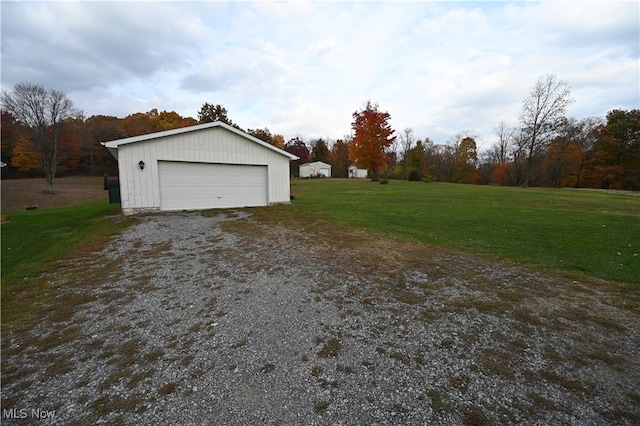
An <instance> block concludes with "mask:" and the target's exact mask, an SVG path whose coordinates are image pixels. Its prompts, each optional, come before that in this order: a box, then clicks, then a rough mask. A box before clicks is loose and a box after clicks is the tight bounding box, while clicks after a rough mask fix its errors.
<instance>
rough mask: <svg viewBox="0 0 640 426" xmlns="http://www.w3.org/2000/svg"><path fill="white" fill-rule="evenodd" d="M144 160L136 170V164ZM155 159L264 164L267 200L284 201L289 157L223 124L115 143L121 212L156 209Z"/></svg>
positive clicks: (158, 205) (287, 199) (286, 190)
mask: <svg viewBox="0 0 640 426" xmlns="http://www.w3.org/2000/svg"><path fill="white" fill-rule="evenodd" d="M140 161H144V163H145V168H144V170H140V168H139V167H138V163H139V162H140ZM159 161H183V162H192V163H227V164H241V165H262V166H267V170H268V176H267V182H268V197H269V199H268V203H269V204H277V203H288V202H289V199H290V198H289V197H290V192H289V158H287V157H286V156H284V155H282V154H279V153H278V152H275V151H272V150H270V149H268V148H265V147H264V146H261V145H259V144H257V143H255V142H253V141H251V140H249V139H247V138H244V137H242V136H240V135H238V134H236V133H234V132H231V131H229V130H227V129H225V128H223V127H212V128H207V129H202V130H198V131H193V132H187V133H181V134H176V135H170V136H166V137H163V138H156V139H150V140H146V141H145V140H143V141H140V142H135V143H128V144H122V145H120V146H118V165H119V169H120V195H121V200H122V210H123V212H124V213H133V212H136V211H154V210H159V209H160V181H159V171H158V162H159Z"/></svg>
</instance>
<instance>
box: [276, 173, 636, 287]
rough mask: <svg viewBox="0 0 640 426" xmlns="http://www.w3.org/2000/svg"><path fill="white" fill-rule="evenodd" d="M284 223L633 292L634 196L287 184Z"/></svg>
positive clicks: (361, 183)
mask: <svg viewBox="0 0 640 426" xmlns="http://www.w3.org/2000/svg"><path fill="white" fill-rule="evenodd" d="M292 194H293V195H294V196H295V199H294V201H293V203H292V206H291V207H288V208H290V209H291V213H292V214H298V215H304V216H306V217H307V218H308V219H310V220H314V219H318V220H328V221H334V222H337V223H341V224H346V225H348V226H352V227H358V228H361V229H367V230H371V231H375V232H382V233H386V234H390V235H392V236H395V237H400V238H402V239H408V240H412V241H417V242H421V243H426V244H429V245H442V246H445V247H449V248H455V249H459V250H463V251H466V252H470V253H475V254H481V255H487V256H491V257H498V258H502V259H509V260H512V261H515V262H518V263H523V264H527V265H536V266H541V267H543V268H548V269H556V270H565V271H579V272H582V273H584V274H587V275H590V276H594V277H599V278H604V279H608V280H613V281H621V282H631V283H639V282H640V196H638V194H636V193H623V192H605V191H590V190H576V189H549V188H528V189H525V188H513V187H495V186H475V185H457V184H438V183H431V184H426V183H423V182H407V181H391V182H390V184H389V185H379V184H377V183H374V182H369V181H366V180H355V179H352V180H347V179H339V180H338V179H318V180H294V181H292Z"/></svg>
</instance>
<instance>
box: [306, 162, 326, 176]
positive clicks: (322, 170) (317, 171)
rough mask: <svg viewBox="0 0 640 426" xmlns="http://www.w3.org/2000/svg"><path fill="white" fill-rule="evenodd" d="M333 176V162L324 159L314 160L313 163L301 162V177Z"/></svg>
mask: <svg viewBox="0 0 640 426" xmlns="http://www.w3.org/2000/svg"><path fill="white" fill-rule="evenodd" d="M321 176H322V177H331V164H327V163H323V162H322V161H314V162H313V163H304V164H300V177H301V178H312V177H321Z"/></svg>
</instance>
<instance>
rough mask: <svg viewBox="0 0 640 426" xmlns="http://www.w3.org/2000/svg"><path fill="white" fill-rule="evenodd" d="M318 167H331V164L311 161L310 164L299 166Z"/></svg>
mask: <svg viewBox="0 0 640 426" xmlns="http://www.w3.org/2000/svg"><path fill="white" fill-rule="evenodd" d="M319 165H323V166H329V167H333V166H332V165H331V164H327V163H324V162H322V161H312V162H311V163H304V164H300V166H319Z"/></svg>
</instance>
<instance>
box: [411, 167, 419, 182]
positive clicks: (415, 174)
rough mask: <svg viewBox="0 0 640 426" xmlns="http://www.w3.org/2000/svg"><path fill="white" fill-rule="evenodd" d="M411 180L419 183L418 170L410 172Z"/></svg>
mask: <svg viewBox="0 0 640 426" xmlns="http://www.w3.org/2000/svg"><path fill="white" fill-rule="evenodd" d="M409 180H410V181H413V182H418V181H419V180H420V172H419V171H417V170H411V171H410V172H409Z"/></svg>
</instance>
